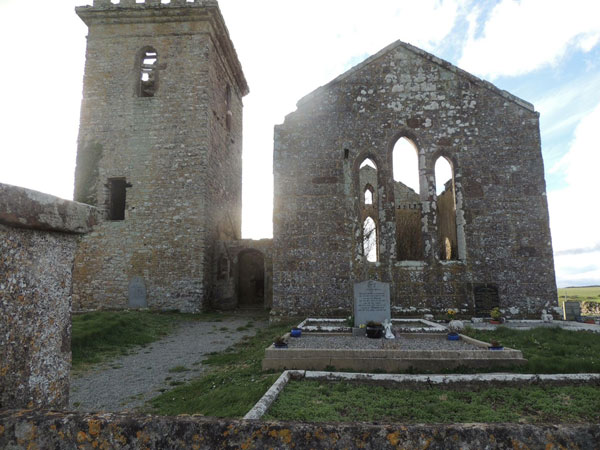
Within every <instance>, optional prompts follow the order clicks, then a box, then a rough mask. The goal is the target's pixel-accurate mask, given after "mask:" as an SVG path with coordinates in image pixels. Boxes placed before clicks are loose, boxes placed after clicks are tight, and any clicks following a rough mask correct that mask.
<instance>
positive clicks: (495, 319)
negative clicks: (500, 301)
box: [490, 306, 502, 325]
mask: <svg viewBox="0 0 600 450" xmlns="http://www.w3.org/2000/svg"><path fill="white" fill-rule="evenodd" d="M490 316H491V317H492V320H491V321H490V323H493V324H495V325H497V324H499V323H502V313H501V312H500V308H498V307H497V306H496V307H495V308H493V309H492V311H491V312H490Z"/></svg>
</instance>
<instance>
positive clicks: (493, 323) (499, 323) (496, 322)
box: [490, 319, 502, 325]
mask: <svg viewBox="0 0 600 450" xmlns="http://www.w3.org/2000/svg"><path fill="white" fill-rule="evenodd" d="M490 323H491V324H492V325H501V324H502V322H500V321H499V320H493V319H492V320H490Z"/></svg>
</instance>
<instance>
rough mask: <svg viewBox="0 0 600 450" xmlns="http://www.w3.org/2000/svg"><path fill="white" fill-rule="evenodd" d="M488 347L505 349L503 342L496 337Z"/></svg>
mask: <svg viewBox="0 0 600 450" xmlns="http://www.w3.org/2000/svg"><path fill="white" fill-rule="evenodd" d="M488 348H489V349H490V350H503V349H504V347H503V346H502V344H501V343H500V342H498V341H497V340H495V339H492V341H491V342H490V346H489V347H488Z"/></svg>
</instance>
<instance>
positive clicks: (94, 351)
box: [71, 311, 222, 370]
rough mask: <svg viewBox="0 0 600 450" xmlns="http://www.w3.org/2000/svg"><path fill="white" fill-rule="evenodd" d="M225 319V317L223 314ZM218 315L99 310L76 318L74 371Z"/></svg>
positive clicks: (74, 326)
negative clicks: (184, 323)
mask: <svg viewBox="0 0 600 450" xmlns="http://www.w3.org/2000/svg"><path fill="white" fill-rule="evenodd" d="M221 316H222V315H221ZM219 317H220V316H219V315H218V314H215V313H206V314H179V313H159V312H150V311H95V312H91V313H86V314H78V315H74V316H73V328H72V338H71V351H72V353H73V370H81V369H84V368H85V367H86V366H88V365H90V364H96V363H99V362H102V361H105V360H107V359H110V358H113V357H115V356H119V355H124V354H127V353H128V352H129V351H130V350H131V349H132V348H133V347H135V346H139V345H146V344H149V343H151V342H154V341H157V340H158V339H160V338H162V337H163V336H165V335H167V334H169V333H170V332H172V331H173V329H174V328H175V326H176V325H177V324H179V323H180V322H181V321H183V320H214V319H218V318H219Z"/></svg>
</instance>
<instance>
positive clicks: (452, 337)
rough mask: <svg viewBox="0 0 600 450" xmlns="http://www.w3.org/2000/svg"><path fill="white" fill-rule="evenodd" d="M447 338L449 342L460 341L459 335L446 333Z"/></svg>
mask: <svg viewBox="0 0 600 450" xmlns="http://www.w3.org/2000/svg"><path fill="white" fill-rule="evenodd" d="M447 338H448V340H449V341H458V340H460V335H459V334H458V333H448V335H447Z"/></svg>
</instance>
